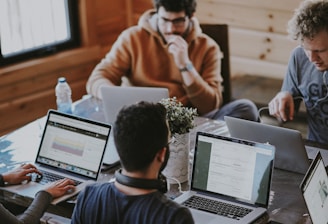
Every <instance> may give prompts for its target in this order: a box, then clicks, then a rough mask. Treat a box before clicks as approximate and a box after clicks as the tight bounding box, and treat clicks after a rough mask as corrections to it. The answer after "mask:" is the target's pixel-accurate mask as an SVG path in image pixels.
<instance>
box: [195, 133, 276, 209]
mask: <svg viewBox="0 0 328 224" xmlns="http://www.w3.org/2000/svg"><path fill="white" fill-rule="evenodd" d="M237 141H239V142H237ZM240 141H242V140H234V139H231V141H226V140H222V139H219V138H214V137H208V136H202V135H199V136H198V139H197V142H196V147H197V148H196V150H195V152H196V154H195V160H194V168H193V170H194V172H193V174H192V175H193V177H192V188H193V189H196V190H198V191H204V192H212V193H217V194H220V195H228V196H230V197H233V198H235V199H237V200H240V201H244V202H249V203H252V204H258V205H265V204H267V202H268V200H269V190H270V186H268V185H269V184H270V178H271V174H272V166H273V159H274V150H272V146H270V145H267V146H268V148H267V149H266V148H265V147H264V146H265V145H263V144H261V147H257V143H252V144H250V143H249V142H244V143H243V144H241V143H240Z"/></svg>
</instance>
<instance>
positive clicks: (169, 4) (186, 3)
mask: <svg viewBox="0 0 328 224" xmlns="http://www.w3.org/2000/svg"><path fill="white" fill-rule="evenodd" d="M153 4H154V7H155V8H156V10H157V11H158V9H159V8H160V7H161V6H163V7H164V9H165V10H166V11H168V12H181V11H185V13H186V15H187V16H188V17H189V18H190V17H191V16H192V15H193V13H194V12H195V11H196V6H197V3H196V0H153Z"/></svg>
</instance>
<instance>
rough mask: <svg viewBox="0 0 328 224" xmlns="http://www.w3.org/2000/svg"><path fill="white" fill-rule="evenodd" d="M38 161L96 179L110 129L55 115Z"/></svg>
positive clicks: (43, 141) (49, 123) (47, 125)
mask: <svg viewBox="0 0 328 224" xmlns="http://www.w3.org/2000/svg"><path fill="white" fill-rule="evenodd" d="M45 128H46V130H45V133H44V136H43V139H42V142H41V148H40V150H39V153H38V157H37V159H36V161H37V162H39V163H42V164H45V165H49V166H54V167H58V168H62V169H64V170H67V171H69V172H73V173H78V174H82V175H84V176H88V177H92V178H95V177H97V171H98V169H99V166H100V165H101V163H100V162H101V159H102V156H103V152H104V148H105V145H106V139H107V137H108V133H109V131H110V128H108V127H101V126H99V125H95V124H92V123H87V122H85V121H83V120H78V119H70V118H67V117H63V116H58V115H56V114H51V115H50V117H49V119H48V121H47V124H46V126H45Z"/></svg>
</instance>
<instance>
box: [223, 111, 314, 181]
mask: <svg viewBox="0 0 328 224" xmlns="http://www.w3.org/2000/svg"><path fill="white" fill-rule="evenodd" d="M224 120H225V122H226V124H227V126H228V129H229V133H230V135H231V137H235V138H241V139H247V140H250V141H256V142H261V143H270V144H271V145H274V146H275V147H276V157H275V167H276V168H278V169H283V170H288V171H292V172H296V173H301V174H305V173H306V171H307V169H308V168H309V166H310V161H309V158H308V155H307V152H306V149H305V146H304V142H303V138H302V134H301V133H300V132H299V131H297V130H293V129H288V128H283V127H278V126H273V125H268V124H263V123H259V122H254V121H248V120H244V119H239V118H234V117H228V116H225V117H224Z"/></svg>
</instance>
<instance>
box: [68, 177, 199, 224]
mask: <svg viewBox="0 0 328 224" xmlns="http://www.w3.org/2000/svg"><path fill="white" fill-rule="evenodd" d="M72 223H73V224H74V223H81V224H82V223H84V224H86V223H90V224H95V223H110V224H114V223H117V224H121V223H124V224H129V223H138V224H149V223H156V224H162V223H168V224H174V223H181V224H182V223H185V224H189V223H194V221H193V218H192V216H191V213H190V211H189V210H188V209H187V208H185V207H182V206H181V205H179V204H177V203H175V202H174V201H172V200H171V199H169V198H167V197H166V196H165V195H163V194H162V193H160V192H159V191H156V192H153V193H150V194H145V195H137V196H131V195H125V194H123V193H121V192H120V191H119V190H118V189H117V188H116V187H115V185H114V183H102V184H99V183H97V184H94V185H90V186H88V187H87V188H86V189H85V190H84V191H83V192H81V193H80V194H79V196H78V200H77V203H76V206H75V208H74V212H73V215H72Z"/></svg>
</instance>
